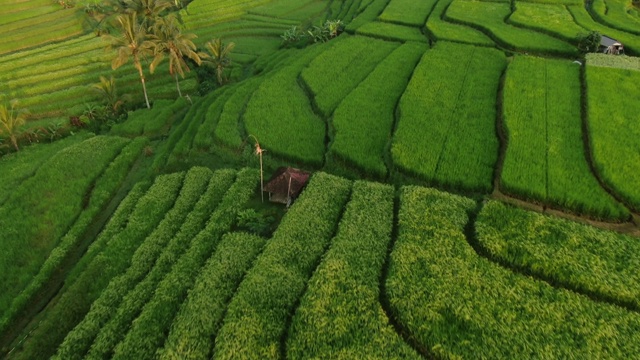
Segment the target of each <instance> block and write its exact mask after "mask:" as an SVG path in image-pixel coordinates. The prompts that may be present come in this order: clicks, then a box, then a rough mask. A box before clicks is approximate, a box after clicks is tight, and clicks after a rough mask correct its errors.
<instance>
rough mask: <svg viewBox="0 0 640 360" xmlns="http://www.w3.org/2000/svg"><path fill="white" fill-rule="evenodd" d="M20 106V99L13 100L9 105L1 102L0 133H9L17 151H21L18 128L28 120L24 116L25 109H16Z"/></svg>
mask: <svg viewBox="0 0 640 360" xmlns="http://www.w3.org/2000/svg"><path fill="white" fill-rule="evenodd" d="M17 106H18V100H11V102H10V105H9V107H8V106H6V105H5V104H0V134H7V136H9V140H10V141H11V144H12V145H13V147H14V148H16V151H19V150H20V148H19V147H18V135H17V131H18V128H19V127H20V126H22V125H24V123H25V122H26V119H25V117H24V115H25V111H24V110H23V111H19V110H17V109H16V107H17Z"/></svg>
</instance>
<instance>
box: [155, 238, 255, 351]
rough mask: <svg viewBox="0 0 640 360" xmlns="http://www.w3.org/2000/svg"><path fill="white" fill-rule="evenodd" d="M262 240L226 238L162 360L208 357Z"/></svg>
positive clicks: (193, 293) (192, 294)
mask: <svg viewBox="0 0 640 360" xmlns="http://www.w3.org/2000/svg"><path fill="white" fill-rule="evenodd" d="M264 244H265V239H263V238H260V237H258V236H255V235H250V234H246V233H229V234H225V235H224V237H223V238H222V240H220V244H219V245H218V247H217V248H216V251H215V253H214V254H213V256H211V258H210V259H209V260H208V261H207V263H206V264H205V266H204V267H203V268H202V271H201V272H200V275H198V278H197V280H196V283H195V285H194V287H193V289H192V290H191V291H190V292H189V296H188V298H187V299H186V300H185V302H184V303H183V305H182V307H181V308H180V311H179V312H178V315H176V319H175V320H174V321H173V324H172V325H171V332H170V333H169V336H168V338H167V341H166V342H165V346H164V349H163V350H162V351H161V352H160V356H159V357H160V358H161V359H204V358H210V357H211V351H212V349H213V341H212V339H214V338H215V335H216V333H217V332H218V331H219V329H220V326H221V325H222V318H223V316H224V313H225V310H226V307H227V304H228V302H229V300H230V299H231V297H232V296H233V293H234V291H235V290H236V288H237V286H238V284H239V283H240V281H241V280H242V277H243V276H244V274H245V272H246V271H247V270H248V269H249V268H250V267H251V265H252V262H253V260H254V259H255V257H256V256H257V255H258V253H259V252H260V251H261V250H262V248H263V247H264Z"/></svg>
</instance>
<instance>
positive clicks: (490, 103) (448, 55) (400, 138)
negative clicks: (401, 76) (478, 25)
mask: <svg viewBox="0 0 640 360" xmlns="http://www.w3.org/2000/svg"><path fill="white" fill-rule="evenodd" d="M452 59H455V60H453V61H452ZM505 66H506V59H505V57H504V54H502V53H501V52H499V51H497V50H495V49H490V48H483V47H472V46H465V45H459V44H454V43H447V42H439V43H438V44H437V45H436V46H435V47H434V48H433V49H432V50H429V51H427V52H426V53H425V54H424V55H423V57H422V59H421V60H420V63H419V64H418V66H417V67H416V69H415V71H414V73H413V76H412V78H411V81H410V82H409V85H408V86H407V89H406V91H405V93H404V94H403V95H402V98H401V99H400V105H399V111H400V118H399V120H398V124H397V129H396V132H395V134H394V138H393V142H392V146H391V155H392V158H393V162H394V164H395V165H396V166H397V167H398V168H400V169H401V170H402V171H403V172H406V173H409V174H412V175H415V176H418V177H420V178H423V179H425V180H428V181H430V182H434V183H438V184H442V185H446V186H449V187H456V188H460V189H465V190H476V191H489V190H490V189H491V187H492V183H491V182H492V178H493V168H494V164H495V162H496V160H497V154H498V139H497V137H496V134H495V120H496V94H497V93H498V82H499V79H500V74H501V73H502V71H503V69H504V68H505Z"/></svg>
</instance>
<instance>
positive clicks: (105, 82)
mask: <svg viewBox="0 0 640 360" xmlns="http://www.w3.org/2000/svg"><path fill="white" fill-rule="evenodd" d="M91 87H92V88H93V89H94V90H96V91H97V92H98V93H99V94H100V95H102V98H103V99H104V101H105V103H106V104H105V107H106V109H107V110H108V111H109V113H111V114H112V115H116V114H118V112H119V111H120V109H121V108H122V106H123V105H124V104H125V102H126V101H127V100H129V97H128V96H126V95H124V96H119V95H118V88H117V87H116V80H115V79H114V78H113V75H111V77H110V78H109V79H107V78H106V77H104V76H100V83H98V84H93V85H92V86H91ZM89 117H90V118H91V116H89Z"/></svg>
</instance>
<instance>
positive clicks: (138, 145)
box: [0, 138, 148, 332]
mask: <svg viewBox="0 0 640 360" xmlns="http://www.w3.org/2000/svg"><path fill="white" fill-rule="evenodd" d="M147 143H148V140H147V139H146V138H138V139H136V140H134V141H131V142H130V143H129V144H127V145H126V146H125V147H124V148H123V149H122V151H121V152H120V154H119V155H118V156H117V157H116V158H115V159H114V160H113V161H112V162H111V164H110V165H109V166H108V167H107V169H106V170H105V172H104V173H103V174H102V176H101V177H99V178H98V179H97V180H96V182H95V184H94V186H93V189H92V190H91V197H90V198H89V199H88V203H87V206H86V207H85V209H84V210H83V211H82V212H81V213H80V216H79V217H78V218H77V219H76V221H75V223H74V224H73V226H72V227H71V228H70V229H69V231H68V232H67V233H66V235H65V236H63V237H62V239H61V240H60V242H59V243H58V245H57V246H56V247H55V248H54V249H53V250H52V251H51V254H49V257H48V258H47V260H45V262H44V264H43V265H42V267H41V268H40V270H39V271H38V274H36V276H34V278H33V279H32V280H31V282H30V283H29V285H28V286H27V287H26V288H25V289H24V290H23V291H22V292H20V294H19V295H18V296H17V297H16V298H14V299H13V301H12V302H11V307H10V308H9V309H8V311H7V312H6V313H5V315H4V316H3V318H2V320H0V332H2V330H3V329H5V328H6V325H4V324H6V323H10V322H11V321H12V319H13V318H14V317H15V316H17V315H18V314H20V312H21V311H22V310H23V309H24V307H25V306H26V305H27V303H28V302H29V300H30V299H32V298H33V296H34V295H35V294H36V293H37V292H38V291H39V290H40V289H41V288H42V287H43V286H44V285H45V284H46V283H47V281H48V280H49V279H50V278H51V277H52V276H53V274H54V272H56V271H57V270H58V269H59V266H60V264H62V262H63V261H64V260H65V259H66V258H67V257H68V256H69V254H70V252H71V251H73V250H74V249H76V246H77V245H78V242H79V241H80V240H81V239H82V236H83V234H84V233H85V231H86V230H87V229H88V228H89V227H90V226H91V224H92V222H93V221H94V218H95V217H96V216H98V215H99V213H100V211H102V210H104V208H105V206H106V205H107V203H108V202H109V200H110V199H111V198H112V197H113V196H114V195H115V193H116V191H117V190H118V188H119V187H120V186H121V185H122V182H123V181H124V179H125V177H126V176H127V173H128V172H129V170H130V169H131V166H132V165H133V163H134V162H135V161H136V159H137V158H138V157H140V155H141V154H142V148H143V147H144V146H145V145H146V144H147Z"/></svg>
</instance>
